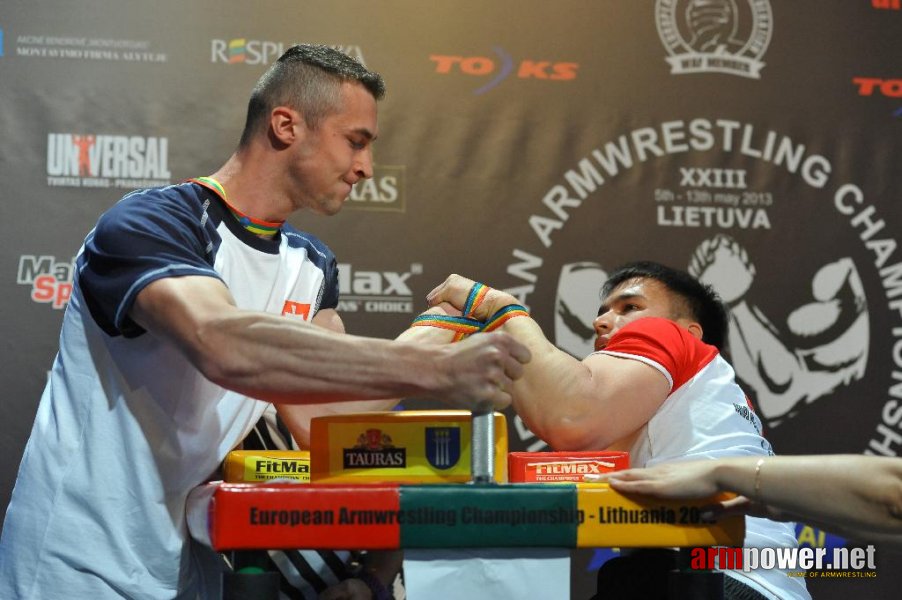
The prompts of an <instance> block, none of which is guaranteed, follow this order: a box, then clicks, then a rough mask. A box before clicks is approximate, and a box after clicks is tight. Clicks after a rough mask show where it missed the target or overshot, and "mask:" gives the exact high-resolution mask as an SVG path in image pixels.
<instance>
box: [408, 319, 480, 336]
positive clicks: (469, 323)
mask: <svg viewBox="0 0 902 600" xmlns="http://www.w3.org/2000/svg"><path fill="white" fill-rule="evenodd" d="M411 327H438V328H439V329H447V330H448V331H453V332H454V337H453V338H452V340H451V341H452V342H459V341H460V340H462V339H464V338H465V337H467V336H468V335H470V334H471V333H476V332H478V331H479V330H480V329H482V323H481V322H480V321H477V320H476V319H468V318H467V317H452V316H450V315H420V316H419V317H417V318H416V319H414V320H413V323H412V324H411Z"/></svg>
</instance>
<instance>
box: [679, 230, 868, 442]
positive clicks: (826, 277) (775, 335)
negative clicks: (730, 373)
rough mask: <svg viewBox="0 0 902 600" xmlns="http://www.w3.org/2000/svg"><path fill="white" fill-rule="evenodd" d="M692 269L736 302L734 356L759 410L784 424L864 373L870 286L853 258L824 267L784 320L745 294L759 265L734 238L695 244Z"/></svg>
mask: <svg viewBox="0 0 902 600" xmlns="http://www.w3.org/2000/svg"><path fill="white" fill-rule="evenodd" d="M689 272H690V273H691V274H692V275H694V276H695V277H697V278H698V279H699V280H700V281H702V282H703V283H706V284H709V285H711V286H712V287H713V288H714V289H715V290H717V292H718V293H719V294H720V295H721V297H722V298H723V299H724V301H725V302H726V303H727V304H728V305H729V306H730V333H729V347H730V356H731V359H732V362H733V366H734V368H735V369H736V374H737V375H738V376H739V378H740V379H741V380H742V381H743V383H745V385H747V386H748V387H749V388H750V389H751V390H752V391H753V392H754V396H755V400H756V404H757V407H758V411H759V414H760V415H761V417H762V418H763V419H764V420H765V421H767V422H768V424H769V425H770V426H777V425H779V424H780V423H781V422H782V421H783V420H784V419H785V418H787V417H790V416H792V415H793V414H794V413H795V412H797V411H798V410H799V409H801V408H802V407H804V406H805V405H808V404H811V403H813V402H815V401H816V400H818V399H819V398H821V397H823V396H826V395H828V394H830V393H832V392H833V391H834V390H836V389H837V388H839V387H841V386H844V385H848V384H849V383H850V382H852V381H856V380H859V379H861V378H862V377H863V376H864V371H865V367H866V365H867V357H868V346H869V315H868V310H867V303H866V298H865V293H864V286H863V285H862V283H861V278H860V277H859V275H858V270H857V268H856V267H855V263H854V262H852V259H851V258H840V259H838V260H836V261H833V262H830V263H827V264H825V265H823V266H822V267H820V268H819V269H818V270H817V272H816V273H815V274H814V276H813V277H812V279H811V284H810V285H811V300H810V301H809V302H806V303H804V304H802V305H800V306H798V307H797V308H796V309H794V310H793V311H792V312H790V314H789V316H788V317H787V318H786V325H785V327H778V326H776V325H774V323H773V322H772V321H771V320H770V319H769V318H768V317H767V316H766V315H765V314H764V312H763V311H762V310H761V309H760V308H759V307H758V306H755V305H754V304H752V303H751V302H750V301H749V300H747V299H746V293H747V292H748V290H749V289H750V288H751V286H752V284H753V283H754V281H755V275H756V272H755V267H754V265H753V264H752V263H751V261H750V260H749V258H748V255H747V254H746V252H745V250H744V249H743V248H742V247H741V246H740V245H739V244H738V243H737V242H736V241H734V240H733V239H732V238H730V237H729V236H726V235H717V236H714V237H713V238H710V239H708V240H705V241H704V242H702V243H701V244H700V245H699V246H698V248H697V249H696V251H695V253H694V255H693V257H692V259H691V261H690V263H689Z"/></svg>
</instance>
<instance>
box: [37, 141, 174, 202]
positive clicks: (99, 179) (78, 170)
mask: <svg viewBox="0 0 902 600" xmlns="http://www.w3.org/2000/svg"><path fill="white" fill-rule="evenodd" d="M171 177H172V173H170V171H169V140H168V139H167V138H164V137H143V136H137V135H133V136H126V135H96V134H75V133H51V134H48V136H47V185H50V186H63V187H99V188H109V187H113V188H126V189H134V188H142V187H154V186H159V185H168V184H169V183H170V179H171Z"/></svg>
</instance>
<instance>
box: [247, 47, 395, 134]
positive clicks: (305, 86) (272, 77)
mask: <svg viewBox="0 0 902 600" xmlns="http://www.w3.org/2000/svg"><path fill="white" fill-rule="evenodd" d="M348 81H351V82H354V81H356V82H358V83H360V84H361V85H363V87H365V88H366V89H367V90H368V91H369V92H370V94H372V95H373V98H375V99H376V100H381V99H382V97H383V96H385V82H384V81H383V80H382V76H381V75H379V74H378V73H376V72H374V71H370V70H369V69H367V68H366V67H365V66H363V64H361V63H360V62H359V61H357V60H355V59H353V58H351V57H350V56H348V55H347V54H344V53H343V52H340V51H338V50H336V49H335V48H330V47H329V46H319V45H313V44H297V45H295V46H292V47H291V48H289V49H288V50H286V51H285V52H284V53H283V54H282V56H280V57H279V59H278V60H276V62H274V63H273V64H272V66H271V67H270V68H269V69H268V70H267V71H266V73H264V74H263V75H262V76H261V77H260V79H259V80H258V81H257V84H256V85H255V86H254V90H253V92H251V98H250V101H249V102H248V106H247V120H246V121H245V124H244V131H243V132H242V133H241V141H240V142H239V146H241V147H244V146H246V145H247V144H248V142H249V141H250V140H251V138H252V137H253V136H254V135H255V134H257V133H259V132H261V131H262V130H263V129H264V128H265V127H266V123H267V119H268V117H269V114H270V112H271V111H272V109H273V108H275V107H277V106H290V107H291V108H294V109H296V110H298V111H300V112H301V113H302V114H303V115H304V121H305V122H306V124H307V126H308V127H310V128H311V129H315V128H316V127H317V126H318V125H319V123H320V121H322V119H323V118H324V117H325V116H327V115H329V114H331V113H333V112H335V111H337V110H339V109H340V108H341V107H340V102H341V95H340V93H339V89H340V87H341V84H342V83H344V82H348Z"/></svg>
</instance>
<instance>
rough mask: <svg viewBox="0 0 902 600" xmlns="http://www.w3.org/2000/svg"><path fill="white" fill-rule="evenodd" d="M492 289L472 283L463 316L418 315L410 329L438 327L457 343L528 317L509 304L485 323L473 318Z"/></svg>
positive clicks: (519, 307) (523, 310)
mask: <svg viewBox="0 0 902 600" xmlns="http://www.w3.org/2000/svg"><path fill="white" fill-rule="evenodd" d="M491 289H492V288H490V287H488V286H487V285H485V284H483V283H474V284H473V287H472V288H470V293H469V294H468V295H467V301H466V302H465V303H464V308H463V316H460V317H452V316H450V315H420V316H419V317H417V318H415V319H414V320H413V324H412V325H411V327H438V328H439V329H447V330H449V331H453V332H454V337H452V338H451V341H452V342H459V341H460V340H462V339H464V338H465V337H467V336H468V335H471V334H474V333H479V332H480V331H486V332H488V331H494V330H496V329H498V328H499V327H501V326H502V325H504V324H505V323H507V322H508V321H509V320H510V319H513V318H514V317H528V316H529V311H527V310H526V309H525V308H524V307H522V306H520V305H519V304H509V305H507V306H505V307H504V308H502V309H500V310H498V311H497V312H496V313H495V314H494V315H492V316H491V317H489V319H488V320H487V321H485V322H483V321H480V320H478V319H475V318H473V314H474V313H475V312H476V309H477V308H479V305H480V304H482V302H483V301H484V300H485V297H486V294H487V293H488V292H489V291H490V290H491Z"/></svg>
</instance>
